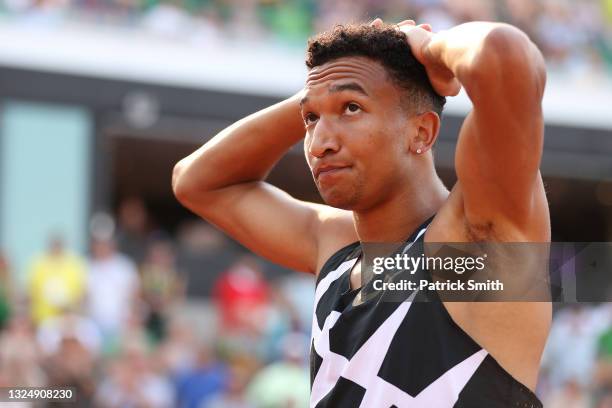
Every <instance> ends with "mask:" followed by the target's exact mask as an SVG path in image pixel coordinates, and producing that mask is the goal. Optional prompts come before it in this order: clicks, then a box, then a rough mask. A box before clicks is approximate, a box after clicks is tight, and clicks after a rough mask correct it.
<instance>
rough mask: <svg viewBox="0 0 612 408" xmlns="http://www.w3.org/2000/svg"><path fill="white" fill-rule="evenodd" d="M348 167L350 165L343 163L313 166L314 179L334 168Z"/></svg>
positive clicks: (334, 169)
mask: <svg viewBox="0 0 612 408" xmlns="http://www.w3.org/2000/svg"><path fill="white" fill-rule="evenodd" d="M349 167H350V166H344V165H322V166H317V167H315V168H314V170H313V173H314V177H315V179H318V178H319V176H320V175H321V174H324V173H329V172H333V171H336V170H342V169H347V168H349Z"/></svg>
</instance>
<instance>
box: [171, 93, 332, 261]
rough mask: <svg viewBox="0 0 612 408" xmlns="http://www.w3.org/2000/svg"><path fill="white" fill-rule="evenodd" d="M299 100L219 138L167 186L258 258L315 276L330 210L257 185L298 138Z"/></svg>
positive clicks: (181, 163) (182, 163)
mask: <svg viewBox="0 0 612 408" xmlns="http://www.w3.org/2000/svg"><path fill="white" fill-rule="evenodd" d="M299 100H300V95H299V94H298V95H295V96H293V97H291V98H289V99H287V100H285V101H282V102H280V103H278V104H276V105H274V106H271V107H269V108H267V109H264V110H262V111H260V112H257V113H255V114H253V115H250V116H248V117H246V118H244V119H242V120H240V121H238V122H237V123H235V124H233V125H231V126H230V127H228V128H227V129H225V130H223V131H222V132H220V133H219V134H218V135H216V136H215V137H214V138H213V139H212V140H210V141H209V142H208V143H206V144H205V145H203V146H202V147H200V148H199V149H198V150H196V151H195V152H194V153H192V154H191V155H189V156H187V157H185V158H184V159H182V160H181V161H179V162H178V163H177V164H176V166H175V168H174V171H173V175H172V187H173V190H174V193H175V195H176V197H177V199H178V200H179V201H180V202H181V203H182V204H183V205H184V206H185V207H187V208H189V209H190V210H191V211H193V212H194V213H196V214H198V215H199V216H201V217H203V218H204V219H206V220H208V221H209V222H211V223H213V224H215V225H217V226H218V227H219V228H221V229H222V230H224V231H225V232H226V233H227V234H229V235H230V236H232V237H233V238H235V239H236V240H238V241H240V242H241V243H242V244H244V245H245V246H246V247H248V248H250V249H251V250H253V251H254V252H256V253H258V254H259V255H261V256H264V257H266V258H268V259H270V260H271V261H273V262H276V263H279V264H281V265H284V266H287V267H289V268H293V269H297V270H301V271H307V272H315V271H316V269H317V265H318V258H319V238H318V237H319V230H320V227H321V225H322V224H324V223H325V221H326V220H328V219H333V217H334V210H333V209H331V208H329V207H326V206H323V205H317V204H313V203H306V202H302V201H299V200H296V199H294V198H292V197H291V196H289V195H288V194H287V193H285V192H283V191H281V190H279V189H277V188H275V187H273V186H271V185H269V184H267V183H265V182H264V181H263V180H264V179H265V178H266V176H267V175H268V173H269V172H270V170H271V169H272V167H273V166H274V165H275V164H276V163H277V162H278V160H279V159H280V158H281V157H282V156H283V155H284V154H285V153H286V152H287V150H288V149H289V148H290V147H291V146H293V145H294V144H295V143H297V142H298V141H299V140H300V139H301V138H302V137H303V136H304V133H305V132H304V124H303V121H302V118H301V114H300V106H299Z"/></svg>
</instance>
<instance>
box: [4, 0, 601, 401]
mask: <svg viewBox="0 0 612 408" xmlns="http://www.w3.org/2000/svg"><path fill="white" fill-rule="evenodd" d="M0 10H1V11H0V180H1V182H0V253H1V255H0V386H45V385H49V386H65V385H69V386H73V387H76V389H77V390H78V394H79V402H78V405H79V406H83V407H85V406H101V407H174V406H176V407H190V408H191V407H193V408H196V407H198V408H259V407H266V408H272V407H283V408H288V407H305V406H307V398H308V392H309V378H308V365H307V359H306V356H307V352H308V337H309V334H310V308H311V305H312V296H313V293H314V287H313V285H314V283H313V280H312V279H311V278H310V277H309V276H305V275H302V274H296V273H291V272H290V271H287V270H284V269H282V268H279V267H277V266H274V265H272V264H269V263H267V262H265V261H263V260H262V259H259V258H257V257H255V256H254V255H252V254H249V253H248V252H247V251H246V250H245V249H244V248H242V247H241V246H240V245H238V244H236V243H235V242H232V241H231V240H229V239H228V238H227V237H225V236H224V235H222V234H221V233H219V232H218V231H217V230H215V229H214V228H212V227H210V226H209V225H207V224H206V223H204V222H203V221H201V220H198V219H197V218H195V217H194V216H193V215H192V214H190V213H188V212H187V211H185V210H184V209H182V208H181V207H180V205H179V204H178V203H177V202H176V201H175V199H174V198H173V195H172V192H171V188H170V177H171V170H172V166H173V164H174V163H175V162H176V161H177V160H178V159H179V158H181V157H183V156H185V155H186V154H188V153H189V152H191V151H193V150H194V149H195V148H196V147H197V146H199V145H201V144H202V143H203V142H205V141H206V140H208V139H209V138H210V137H212V136H213V135H214V134H215V133H216V132H217V131H218V130H220V129H222V128H223V127H224V126H226V125H228V124H230V123H231V122H233V121H235V120H237V119H239V118H241V117H243V116H245V115H246V114H248V113H251V112H253V111H256V110H258V109H260V108H263V107H265V106H267V105H270V104H272V103H273V102H275V101H277V100H279V99H280V98H283V97H285V96H288V95H290V94H291V93H293V92H295V91H297V90H298V89H299V88H300V87H301V85H302V83H303V80H304V74H305V72H306V71H305V67H304V65H303V52H304V48H305V40H306V38H307V37H308V35H309V34H311V33H312V32H315V31H319V30H323V29H328V28H330V27H332V26H333V25H334V24H336V23H342V22H350V21H365V20H369V19H372V18H374V17H382V18H383V19H385V20H389V21H398V20H402V19H405V18H408V17H410V18H415V19H416V20H417V21H418V22H429V23H431V24H432V26H433V27H434V30H441V29H445V28H448V27H450V26H452V25H455V24H458V23H461V22H464V21H469V20H497V21H507V22H510V23H512V24H515V25H517V26H519V27H520V28H522V29H523V30H524V31H525V32H527V33H529V35H530V36H531V38H532V39H533V40H534V41H535V42H536V43H537V44H538V45H539V46H540V48H541V49H542V51H543V52H544V54H545V56H546V58H547V62H548V66H549V82H548V88H547V93H546V97H545V102H544V108H545V117H546V139H545V148H544V158H543V162H542V172H543V175H544V178H545V183H546V186H547V191H548V197H549V201H550V206H551V215H552V222H553V238H554V240H555V241H611V240H612V1H611V0H572V1H570V0H470V1H469V2H455V1H450V0H448V1H447V0H389V1H384V2H383V1H376V0H362V1H357V0H353V1H346V0H339V1H331V0H290V1H274V0H168V1H160V0H1V2H0ZM500 80H503V79H502V78H500ZM468 109H469V102H468V101H467V98H466V97H465V95H460V96H459V97H457V98H454V99H453V100H452V101H451V102H450V103H449V106H448V109H447V112H446V114H445V119H444V122H443V124H444V126H443V129H442V133H441V136H440V139H439V142H438V148H437V165H438V167H439V171H440V174H441V175H442V176H443V179H444V181H445V182H446V183H447V184H448V185H449V186H450V185H451V184H452V183H453V182H454V177H455V176H454V173H453V171H452V164H453V151H454V144H455V139H456V134H457V131H458V127H459V126H460V123H461V120H462V117H463V116H464V114H465V113H466V111H467V110H468ZM508 154H512V152H508ZM219 171H223V169H219ZM270 181H271V182H272V183H274V184H276V185H278V186H280V187H282V188H284V189H286V190H287V191H289V192H290V193H291V194H293V195H295V196H297V197H299V198H303V199H308V200H320V199H319V197H318V195H317V193H316V190H315V189H314V186H313V183H312V182H311V178H310V175H309V173H308V171H307V167H306V165H305V162H304V159H303V156H302V152H301V148H300V146H296V148H295V149H294V150H293V151H291V152H290V153H289V154H288V155H287V156H286V157H285V158H284V159H283V160H282V161H281V163H280V164H279V166H278V167H277V169H276V170H275V171H274V172H273V173H272V175H271V176H270ZM558 309H559V310H558V311H557V313H556V314H555V320H554V323H553V329H552V333H551V337H550V340H549V344H548V347H547V350H546V353H545V357H544V366H543V369H542V374H541V380H540V383H539V387H538V390H537V391H538V394H539V396H540V397H541V398H542V400H543V401H544V404H545V406H547V407H572V408H578V407H612V393H611V390H612V307H611V306H610V305H608V304H598V305H596V304H574V305H570V306H569V307H563V308H558ZM66 405H67V406H75V404H74V403H69V404H66ZM0 406H4V405H3V403H2V402H0ZM7 406H8V405H7ZM10 406H15V405H10ZM23 406H33V405H29V404H27V403H24V404H23ZM58 406H60V405H58Z"/></svg>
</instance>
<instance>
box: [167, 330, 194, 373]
mask: <svg viewBox="0 0 612 408" xmlns="http://www.w3.org/2000/svg"><path fill="white" fill-rule="evenodd" d="M197 342H198V340H197V338H196V335H195V332H194V330H193V328H192V327H191V326H190V325H189V324H187V323H186V322H184V321H182V320H180V319H174V320H171V321H170V324H169V330H168V335H167V336H166V338H165V339H164V341H163V343H162V344H160V346H159V355H160V358H161V360H162V361H161V362H162V364H163V367H164V368H165V370H166V371H167V372H168V373H169V374H170V375H177V374H179V373H184V372H187V371H190V370H192V369H193V368H194V365H195V363H196V361H197V344H198V343H197Z"/></svg>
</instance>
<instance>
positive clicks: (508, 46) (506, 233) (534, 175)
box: [173, 20, 551, 408]
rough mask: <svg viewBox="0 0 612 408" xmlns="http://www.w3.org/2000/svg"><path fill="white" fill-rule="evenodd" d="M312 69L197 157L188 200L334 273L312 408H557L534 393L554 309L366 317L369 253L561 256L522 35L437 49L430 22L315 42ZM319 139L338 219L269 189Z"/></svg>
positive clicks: (540, 76)
mask: <svg viewBox="0 0 612 408" xmlns="http://www.w3.org/2000/svg"><path fill="white" fill-rule="evenodd" d="M306 64H307V66H308V67H309V72H308V78H307V81H306V85H305V88H304V90H303V91H302V92H301V93H299V94H297V95H295V96H293V97H291V98H289V99H287V100H285V101H283V102H280V103H279V104H277V105H274V106H272V107H270V108H268V109H265V110H263V111H261V112H258V113H255V114H254V115H251V116H249V117H247V118H245V119H243V120H241V121H239V122H237V123H236V124H234V125H232V126H230V127H229V128H227V129H225V130H224V131H222V132H221V133H220V134H219V135H217V136H216V137H215V138H214V139H213V140H211V141H210V142H209V143H207V144H205V145H204V146H202V147H201V148H200V149H198V150H197V151H196V152H194V153H193V154H191V155H190V156H188V157H186V158H185V159H183V160H181V161H180V162H179V163H178V164H177V165H176V167H175V169H174V174H173V187H174V192H175V194H176V196H177V197H178V199H179V200H180V201H181V202H182V203H183V204H184V205H185V206H187V207H188V208H190V209H191V210H192V211H194V212H195V213H197V214H199V215H200V216H202V217H204V218H206V219H207V220H209V221H210V222H212V223H214V224H216V225H217V226H219V227H220V228H221V229H223V230H225V231H226V232H227V233H228V234H230V235H231V236H233V237H234V238H236V239H237V240H239V241H240V242H242V243H243V244H245V245H246V246H247V247H249V248H250V249H252V250H253V251H255V252H256V253H258V254H260V255H262V256H264V257H267V258H269V259H271V260H272V261H275V262H278V263H280V264H283V265H285V266H287V267H289V268H294V269H298V270H303V271H308V272H311V273H314V274H318V282H317V291H316V295H315V319H314V322H313V344H312V353H311V362H312V364H311V365H312V367H311V370H312V395H311V402H310V404H311V406H312V407H357V406H360V407H385V408H386V407H400V408H401V407H412V406H419V407H451V406H456V407H481V406H482V407H497V406H504V407H505V406H526V407H532V406H533V407H536V406H541V404H540V402H539V401H538V400H537V398H536V396H535V395H534V394H533V392H532V391H533V390H534V389H535V386H536V380H537V375H538V368H539V362H540V357H541V352H542V349H543V347H544V344H545V341H546V337H547V333H548V330H549V325H550V319H551V309H550V304H548V303H544V302H542V303H517V302H515V303H476V302H473V303H467V302H454V303H451V302H446V303H442V302H439V301H438V302H437V303H436V302H429V303H425V302H421V303H417V302H395V303H394V302H379V301H367V302H363V303H362V304H359V305H357V304H356V302H355V298H356V296H357V294H358V292H359V288H360V287H361V281H360V271H361V262H360V259H361V257H360V249H359V241H360V242H389V243H392V242H401V241H407V242H409V243H412V242H416V241H423V240H424V241H425V242H478V241H502V242H504V241H505V242H548V241H550V222H549V213H548V205H547V201H546V196H545V192H544V188H543V184H542V179H541V176H540V173H539V170H538V167H539V162H540V157H541V153H542V143H543V119H542V107H541V100H542V95H543V91H544V84H545V65H544V61H543V58H542V56H541V54H540V52H539V51H538V50H537V48H536V47H535V46H534V44H533V43H532V42H531V41H530V40H529V39H528V38H527V37H526V36H525V35H524V34H523V33H522V32H521V31H519V30H518V29H516V28H514V27H512V26H509V25H506V24H498V23H484V22H473V23H467V24H462V25H460V26H457V27H454V28H452V29H450V30H448V31H445V32H440V33H435V34H434V33H432V32H431V28H430V27H429V26H428V25H425V24H422V25H418V26H416V25H415V24H414V22H413V21H405V22H403V23H401V24H399V25H397V26H389V25H385V24H383V23H382V21H380V20H377V21H375V22H374V23H372V24H371V25H369V26H368V25H349V26H340V27H337V28H336V29H335V30H334V31H333V32H330V33H323V34H320V35H318V36H316V37H315V38H313V39H311V40H310V42H309V46H308V53H307V61H306ZM460 86H463V87H464V88H465V90H466V91H467V94H468V96H469V97H470V99H471V100H472V102H473V105H474V108H473V110H472V111H471V112H470V113H469V115H468V116H467V118H466V119H465V122H464V124H463V126H462V128H461V131H460V134H459V137H458V143H457V150H456V156H455V166H456V172H457V176H458V181H457V183H456V184H455V186H454V187H453V188H452V190H451V191H450V192H449V191H447V190H446V188H445V187H444V185H443V184H442V182H441V181H440V179H439V178H438V176H437V174H436V172H435V169H434V164H433V156H432V152H431V149H432V146H433V145H434V142H435V140H436V137H437V135H438V131H439V127H440V113H441V110H442V107H443V105H444V101H445V100H444V98H443V97H445V96H453V95H456V94H457V93H458V92H459V90H460ZM304 128H305V129H306V135H305V138H304V150H305V155H306V160H307V162H308V165H309V166H310V169H311V170H312V173H313V176H314V180H315V183H316V185H317V188H318V189H319V192H320V194H321V196H322V198H323V199H324V200H325V202H326V203H327V204H328V205H319V204H313V203H305V202H301V201H298V200H295V199H293V198H291V197H290V196H288V195H287V194H285V193H284V192H282V191H279V190H278V189H276V188H274V187H272V186H270V185H268V184H266V183H265V182H263V180H264V179H265V177H266V176H267V174H268V173H269V171H270V169H271V168H272V167H273V166H274V164H275V163H276V162H277V161H278V160H279V159H280V157H281V156H282V155H283V154H284V153H285V152H286V151H287V150H288V149H289V148H290V147H291V146H292V145H293V144H295V143H296V142H298V141H299V140H300V139H301V138H302V137H303V134H304ZM355 241H358V242H355ZM381 296H382V295H381ZM375 300H376V299H375Z"/></svg>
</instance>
